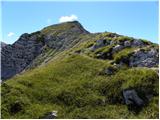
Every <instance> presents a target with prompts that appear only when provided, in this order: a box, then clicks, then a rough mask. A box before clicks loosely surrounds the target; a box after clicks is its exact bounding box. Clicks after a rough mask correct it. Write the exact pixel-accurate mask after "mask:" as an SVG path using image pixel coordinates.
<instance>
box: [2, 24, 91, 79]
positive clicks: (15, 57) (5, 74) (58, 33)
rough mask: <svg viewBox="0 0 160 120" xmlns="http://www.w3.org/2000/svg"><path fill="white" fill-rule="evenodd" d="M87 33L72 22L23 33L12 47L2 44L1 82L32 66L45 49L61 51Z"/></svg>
mask: <svg viewBox="0 0 160 120" xmlns="http://www.w3.org/2000/svg"><path fill="white" fill-rule="evenodd" d="M88 33H89V32H87V31H86V30H85V29H84V28H83V27H82V26H81V25H80V23H78V22H77V21H74V22H70V23H62V24H59V25H52V26H49V27H46V28H44V29H42V30H41V31H37V32H35V33H31V34H28V33H24V34H23V35H21V36H20V38H19V39H18V40H17V41H16V42H15V43H14V44H13V45H3V44H2V52H1V53H2V74H1V78H2V80H3V79H8V78H10V77H12V76H14V75H15V74H17V73H20V72H22V71H23V70H24V69H25V68H26V67H27V66H32V65H30V64H31V63H32V62H33V60H34V59H35V58H36V57H37V56H39V55H40V54H42V52H43V51H44V52H45V49H46V48H48V49H52V50H55V51H56V52H58V51H63V50H65V49H68V48H70V47H72V46H73V45H75V44H76V43H77V42H79V41H76V40H75V39H76V38H77V37H78V36H79V35H82V34H88ZM44 52H43V53H44ZM42 62H43V61H42Z"/></svg>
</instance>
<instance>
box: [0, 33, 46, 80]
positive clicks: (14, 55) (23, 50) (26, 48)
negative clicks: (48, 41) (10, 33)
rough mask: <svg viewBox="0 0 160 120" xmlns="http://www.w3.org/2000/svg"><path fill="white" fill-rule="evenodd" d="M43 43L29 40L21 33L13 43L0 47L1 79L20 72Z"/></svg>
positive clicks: (39, 51)
mask: <svg viewBox="0 0 160 120" xmlns="http://www.w3.org/2000/svg"><path fill="white" fill-rule="evenodd" d="M42 47H43V43H41V42H37V41H34V40H30V39H29V37H28V34H23V35H22V36H21V37H20V38H19V40H18V41H17V42H15V43H14V44H13V45H7V46H5V47H3V48H2V73H1V76H2V79H7V78H10V77H11V76H13V75H15V74H16V73H19V72H21V71H22V70H23V69H24V68H25V67H26V66H27V65H28V64H29V63H30V62H31V61H32V60H33V59H34V58H35V57H36V56H37V55H39V54H40V53H41V50H42Z"/></svg>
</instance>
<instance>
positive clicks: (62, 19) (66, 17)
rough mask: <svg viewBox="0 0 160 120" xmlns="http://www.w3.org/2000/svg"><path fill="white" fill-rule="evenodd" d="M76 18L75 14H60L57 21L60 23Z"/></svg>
mask: <svg viewBox="0 0 160 120" xmlns="http://www.w3.org/2000/svg"><path fill="white" fill-rule="evenodd" d="M77 19H78V17H77V16H76V15H70V16H61V17H60V18H59V22H60V23H62V22H68V21H74V20H77Z"/></svg>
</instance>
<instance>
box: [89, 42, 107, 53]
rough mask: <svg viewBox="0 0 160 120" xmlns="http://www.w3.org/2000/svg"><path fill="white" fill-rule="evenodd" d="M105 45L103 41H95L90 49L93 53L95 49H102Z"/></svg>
mask: <svg viewBox="0 0 160 120" xmlns="http://www.w3.org/2000/svg"><path fill="white" fill-rule="evenodd" d="M106 45H107V42H106V41H105V40H102V39H100V40H97V41H96V44H95V45H93V46H92V47H91V48H90V49H91V50H92V51H95V50H96V49H98V48H101V47H104V46H106Z"/></svg>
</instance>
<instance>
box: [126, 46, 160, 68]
mask: <svg viewBox="0 0 160 120" xmlns="http://www.w3.org/2000/svg"><path fill="white" fill-rule="evenodd" d="M129 61H130V63H129V65H130V66H131V67H156V66H158V64H159V56H158V51H157V50H156V49H151V50H149V51H142V50H137V51H135V53H134V54H133V55H132V56H131V57H130V60H129Z"/></svg>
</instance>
